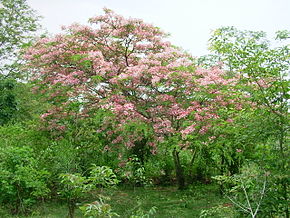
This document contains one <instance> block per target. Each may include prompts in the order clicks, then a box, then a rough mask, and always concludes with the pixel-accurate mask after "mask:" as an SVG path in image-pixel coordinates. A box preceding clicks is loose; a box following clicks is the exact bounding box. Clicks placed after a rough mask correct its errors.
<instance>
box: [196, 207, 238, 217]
mask: <svg viewBox="0 0 290 218" xmlns="http://www.w3.org/2000/svg"><path fill="white" fill-rule="evenodd" d="M235 216H236V213H235V210H233V208H232V207H231V205H226V206H224V205H219V206H216V207H212V208H210V209H206V210H202V211H201V213H200V218H201V217H219V218H224V217H235Z"/></svg>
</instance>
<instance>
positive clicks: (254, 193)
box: [213, 163, 269, 218]
mask: <svg viewBox="0 0 290 218" xmlns="http://www.w3.org/2000/svg"><path fill="white" fill-rule="evenodd" d="M268 176H269V172H265V171H263V170H261V169H260V168H259V167H258V166H257V165H256V164H254V163H251V164H247V165H245V166H243V167H242V168H241V173H240V174H235V175H232V176H215V177H213V178H214V179H216V180H217V181H218V182H219V183H222V184H223V185H225V186H226V187H228V189H227V190H226V196H227V197H228V198H229V199H230V200H231V202H232V203H233V204H234V205H235V206H236V208H237V210H239V211H240V212H241V213H242V214H249V215H251V217H253V218H254V217H256V216H257V214H258V213H260V210H263V208H261V206H262V200H263V199H264V198H265V195H266V185H267V177H268Z"/></svg>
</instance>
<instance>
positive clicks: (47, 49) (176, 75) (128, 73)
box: [25, 9, 241, 188]
mask: <svg viewBox="0 0 290 218" xmlns="http://www.w3.org/2000/svg"><path fill="white" fill-rule="evenodd" d="M90 23H91V24H92V25H93V27H91V26H82V25H78V24H74V25H71V26H69V27H67V28H64V29H65V30H66V33H64V34H59V35H56V36H55V37H52V38H42V39H39V40H38V41H37V42H36V43H35V44H34V45H33V46H32V47H31V48H30V49H29V50H27V52H26V55H25V58H26V59H27V60H28V62H29V63H28V66H29V67H30V68H31V69H32V72H33V75H34V80H35V81H36V82H37V84H38V87H37V90H38V91H42V92H46V93H47V94H46V95H47V97H48V99H50V102H51V104H52V107H51V109H50V110H49V111H47V113H45V114H43V115H42V119H43V120H45V121H47V123H48V127H49V128H50V129H57V130H61V131H63V130H65V126H64V125H63V124H64V123H63V120H64V119H65V118H67V117H69V116H77V117H86V116H90V115H91V114H93V113H94V112H95V111H97V110H108V111H111V112H112V113H113V115H114V116H111V117H110V118H108V119H106V121H105V122H104V125H103V127H102V128H101V129H99V130H96V131H104V132H105V131H107V129H106V127H107V126H108V125H109V124H110V125H113V128H112V129H110V131H107V132H106V134H107V137H108V138H111V140H112V144H124V145H126V146H127V147H128V148H131V147H134V146H136V144H140V143H141V145H142V146H150V147H151V150H152V151H153V152H154V151H156V148H157V145H158V143H159V142H162V141H168V142H170V143H171V144H170V147H171V149H172V155H173V158H174V163H175V167H176V175H177V179H178V183H179V188H183V187H184V176H183V172H182V166H181V164H180V160H179V151H180V150H181V149H186V148H187V147H188V146H190V137H189V138H188V136H189V135H192V134H195V135H201V136H203V135H205V134H206V133H207V132H208V131H209V130H210V128H211V127H212V125H213V123H214V122H215V121H217V120H220V119H222V120H227V121H228V122H230V119H229V117H228V116H227V115H223V117H220V116H219V114H218V113H217V112H218V109H219V108H221V107H235V108H238V109H240V107H241V105H240V104H236V101H237V100H236V99H237V98H236V95H237V94H235V93H234V92H232V93H231V94H230V95H229V91H231V90H232V91H233V90H234V89H233V86H234V85H235V81H236V79H235V78H232V79H230V78H228V77H227V75H226V74H225V73H224V72H223V71H222V70H221V69H220V67H218V66H217V67H213V68H211V69H209V70H206V69H201V68H197V67H196V66H195V64H194V61H193V59H192V58H191V57H190V56H189V55H188V54H186V53H185V52H183V51H181V50H180V49H178V48H175V47H174V46H172V45H171V44H170V43H169V42H168V41H165V37H166V34H165V33H164V32H162V31H161V30H159V29H158V28H156V27H154V26H152V25H150V24H146V23H144V22H143V21H141V20H138V19H131V18H130V19H125V18H124V17H122V16H119V15H117V14H115V13H114V12H113V11H111V10H109V9H105V15H102V16H97V17H94V18H91V19H90ZM94 26H96V28H94Z"/></svg>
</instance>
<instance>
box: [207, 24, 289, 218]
mask: <svg viewBox="0 0 290 218" xmlns="http://www.w3.org/2000/svg"><path fill="white" fill-rule="evenodd" d="M289 38H290V32H289V31H287V30H284V31H278V32H277V34H276V41H275V43H273V44H274V45H275V46H273V45H272V44H271V42H270V40H268V39H267V37H266V33H265V32H262V31H241V30H238V29H236V28H234V27H223V28H220V29H217V30H216V31H215V32H214V33H213V35H212V37H211V39H210V49H211V50H212V51H213V52H214V54H216V55H218V56H219V58H220V60H221V61H222V62H223V63H224V65H225V68H226V70H227V71H228V73H230V74H236V75H239V78H240V79H239V85H240V90H241V91H242V92H244V93H246V94H248V95H249V100H250V101H252V103H253V107H252V109H251V119H248V120H247V121H248V123H247V124H245V126H246V127H248V128H249V127H250V126H252V127H254V126H255V127H254V128H253V129H252V132H256V133H258V132H261V133H262V134H263V135H264V136H265V137H264V139H263V140H262V141H263V144H264V145H265V146H264V147H263V150H264V151H266V150H267V149H268V148H269V149H270V153H269V155H268V157H267V158H268V160H269V161H268V166H269V167H268V169H267V170H270V171H271V173H272V176H273V178H274V179H273V183H272V185H273V186H272V187H270V188H269V189H272V190H275V191H274V192H273V193H279V195H276V197H277V199H276V200H277V201H276V202H274V201H273V202H274V203H273V205H272V206H273V207H274V208H275V207H276V210H277V211H279V210H280V209H279V208H277V205H279V207H280V206H281V205H282V206H281V207H280V208H283V210H284V215H285V217H289V211H288V207H287V201H288V198H289V188H287V187H288V186H289V176H287V175H289V169H288V165H289V161H288V158H287V157H288V156H289V118H290V117H289V103H290V101H289V98H290V95H289V91H290V81H289V72H290V43H289ZM253 112H254V113H253ZM248 116H250V115H249V114H248ZM241 137H245V136H241ZM257 137H259V135H258V134H257ZM257 137H255V138H257ZM262 156H263V159H265V155H260V157H258V159H259V161H260V163H261V162H262ZM264 166H265V165H264ZM272 198H274V196H272ZM278 202H279V203H278ZM283 202H284V206H283Z"/></svg>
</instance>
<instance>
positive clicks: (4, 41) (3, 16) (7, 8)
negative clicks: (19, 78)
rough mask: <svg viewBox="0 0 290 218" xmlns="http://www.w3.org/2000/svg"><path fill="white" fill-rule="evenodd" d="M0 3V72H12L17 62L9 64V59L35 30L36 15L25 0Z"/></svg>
mask: <svg viewBox="0 0 290 218" xmlns="http://www.w3.org/2000/svg"><path fill="white" fill-rule="evenodd" d="M0 5H1V7H0V26H1V30H0V45H1V46H0V74H3V73H5V74H7V73H8V74H13V73H15V71H16V68H15V67H16V66H17V64H16V65H15V64H14V65H10V64H11V60H14V59H15V57H16V56H17V55H18V52H19V49H20V48H21V47H22V45H23V44H25V43H27V42H29V40H30V39H31V34H32V33H33V32H35V31H36V30H37V28H38V24H37V20H38V17H37V16H36V14H35V11H33V10H32V9H31V8H30V7H29V6H28V4H27V1H26V0H1V1H0ZM9 65H10V66H9ZM17 67H18V66H17Z"/></svg>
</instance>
